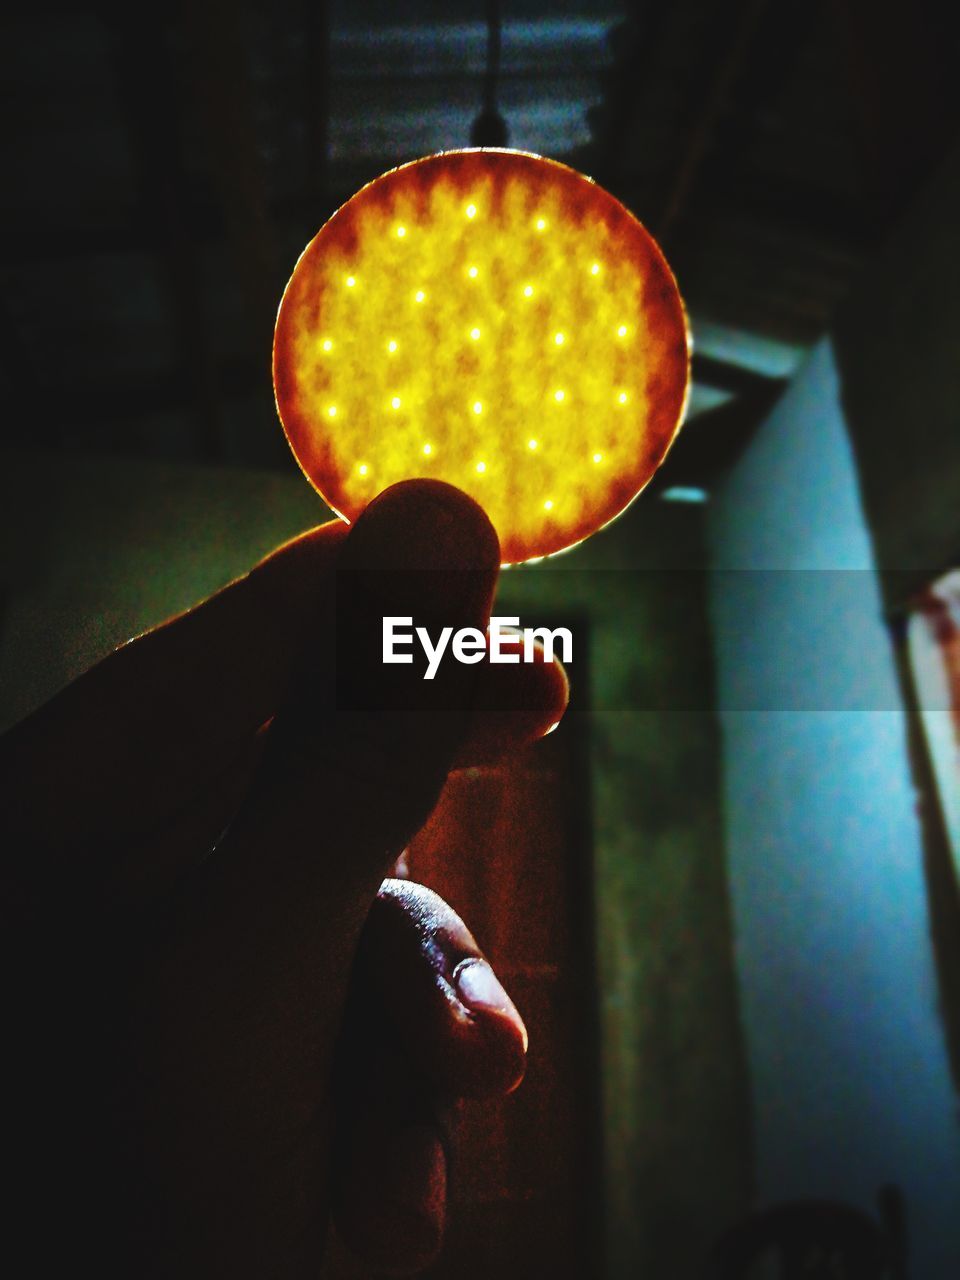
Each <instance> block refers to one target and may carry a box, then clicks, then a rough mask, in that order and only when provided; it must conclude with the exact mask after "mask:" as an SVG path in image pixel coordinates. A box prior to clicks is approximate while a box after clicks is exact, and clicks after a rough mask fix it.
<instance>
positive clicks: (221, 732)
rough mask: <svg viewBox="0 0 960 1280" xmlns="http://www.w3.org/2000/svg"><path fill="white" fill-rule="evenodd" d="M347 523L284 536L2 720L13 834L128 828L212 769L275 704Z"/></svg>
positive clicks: (44, 841) (316, 610)
mask: <svg viewBox="0 0 960 1280" xmlns="http://www.w3.org/2000/svg"><path fill="white" fill-rule="evenodd" d="M348 532H349V528H348V526H347V525H345V524H344V523H342V522H341V521H331V522H330V523H328V524H325V525H321V526H319V527H318V528H316V529H312V530H310V531H309V532H307V533H304V534H302V535H300V536H299V537H297V538H294V539H293V540H291V541H290V542H288V543H285V544H284V545H283V546H281V547H280V548H278V549H277V550H276V551H274V552H273V553H272V554H271V555H270V556H268V557H267V558H266V559H265V560H263V561H261V563H260V564H259V565H257V566H256V567H255V568H254V569H252V570H251V571H250V572H249V573H248V574H246V575H244V576H243V577H241V578H238V579H237V580H236V581H235V582H232V583H230V584H229V585H228V586H227V587H225V588H223V590H221V591H219V592H217V593H216V594H215V595H213V596H211V597H210V598H209V599H208V600H206V601H204V603H203V604H201V605H200V606H199V607H197V608H195V609H192V610H190V611H189V612H187V613H185V614H181V615H179V616H178V617H176V618H173V619H171V620H170V621H168V622H166V623H164V624H162V625H161V626H159V627H157V628H155V629H154V630H152V631H148V632H146V633H145V634H144V635H142V636H138V637H137V638H136V639H135V640H132V641H130V642H129V643H127V644H125V645H123V646H121V647H120V648H119V649H117V650H115V651H114V652H113V653H112V654H110V655H109V656H108V657H107V658H105V659H104V660H103V661H102V662H100V663H98V664H97V666H95V667H93V668H92V669H91V670H90V671H88V672H87V673H86V674H85V675H83V676H81V677H80V678H79V679H78V680H76V681H74V682H73V684H71V685H69V686H68V687H67V688H66V689H64V690H63V691H62V692H61V693H60V694H58V695H57V696H56V697H55V698H53V699H52V700H51V701H50V702H49V703H47V704H46V705H45V706H43V707H41V708H40V709H39V711H37V712H35V713H34V714H33V715H32V716H30V717H28V719H27V720H25V721H23V722H22V723H21V724H20V725H18V726H16V728H14V729H13V730H11V732H10V733H9V734H7V735H6V736H5V737H4V738H3V739H2V741H0V777H2V778H3V782H2V784H0V785H2V801H3V810H4V811H5V813H6V815H7V817H8V819H9V820H10V821H11V822H12V824H13V827H14V831H15V833H17V834H20V835H22V836H23V837H24V838H25V839H27V840H28V841H29V842H30V844H31V845H33V846H34V847H36V846H37V845H41V846H51V847H52V846H56V845H58V844H59V843H60V842H61V841H63V840H65V839H69V841H70V842H71V843H72V844H79V845H82V844H89V843H90V842H92V841H95V840H102V839H105V838H108V837H109V838H110V839H112V840H118V839H124V838H130V837H133V836H135V835H137V834H139V833H141V832H142V831H144V830H147V829H151V828H155V827H156V826H158V825H160V824H162V823H164V822H166V821H168V820H170V819H171V818H172V817H173V816H175V815H176V814H177V813H178V812H179V811H180V810H181V809H182V808H183V807H184V806H185V805H187V804H189V803H190V802H191V800H192V799H193V798H194V797H195V796H196V795H197V794H199V793H200V792H202V791H203V789H204V787H205V786H206V785H207V784H208V783H209V782H210V781H211V780H212V779H213V778H216V777H218V776H220V775H221V774H222V773H223V771H224V770H225V769H226V768H228V767H229V764H230V762H232V761H233V760H234V759H235V758H236V755H237V753H238V752H239V751H240V750H241V749H242V748H243V747H244V746H245V745H246V744H247V743H249V742H250V740H251V739H252V738H253V737H254V735H255V734H256V732H257V730H258V729H259V728H260V727H261V726H262V725H263V724H264V723H265V722H266V721H267V720H269V719H270V717H271V716H272V715H273V714H274V713H275V711H276V709H277V707H278V706H279V705H280V704H281V703H282V702H283V700H284V697H285V695H286V693H287V691H288V688H289V683H290V680H291V676H292V673H293V671H294V668H295V664H296V660H297V657H298V654H299V651H300V647H301V645H302V643H303V638H304V635H305V634H306V632H307V630H308V629H309V628H311V627H316V626H317V625H322V624H323V621H324V613H325V611H326V610H327V609H328V608H329V603H328V602H329V600H330V598H331V592H330V591H329V590H326V589H325V587H326V586H327V584H328V582H330V581H332V574H333V570H334V566H335V563H336V556H337V551H338V549H339V547H340V546H341V544H342V543H343V541H344V539H345V537H346V536H347V534H348Z"/></svg>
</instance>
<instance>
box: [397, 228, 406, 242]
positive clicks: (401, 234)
mask: <svg viewBox="0 0 960 1280" xmlns="http://www.w3.org/2000/svg"><path fill="white" fill-rule="evenodd" d="M406 234H407V228H406V227H403V226H401V227H397V236H398V238H399V239H401V240H402V239H403V237H404V236H405V235H406Z"/></svg>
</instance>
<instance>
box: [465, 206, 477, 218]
mask: <svg viewBox="0 0 960 1280" xmlns="http://www.w3.org/2000/svg"><path fill="white" fill-rule="evenodd" d="M476 216H477V206H476V205H475V204H468V205H467V217H468V218H475V217H476Z"/></svg>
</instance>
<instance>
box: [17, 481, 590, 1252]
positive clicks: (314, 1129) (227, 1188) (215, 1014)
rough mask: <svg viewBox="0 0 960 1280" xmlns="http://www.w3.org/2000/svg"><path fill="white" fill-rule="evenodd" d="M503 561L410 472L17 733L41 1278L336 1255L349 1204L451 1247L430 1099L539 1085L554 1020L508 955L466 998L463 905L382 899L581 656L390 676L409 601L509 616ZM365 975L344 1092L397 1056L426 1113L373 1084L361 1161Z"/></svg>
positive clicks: (479, 523)
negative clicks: (456, 773)
mask: <svg viewBox="0 0 960 1280" xmlns="http://www.w3.org/2000/svg"><path fill="white" fill-rule="evenodd" d="M498 562H499V551H498V548H497V543H496V537H495V535H494V533H493V531H492V529H491V527H490V526H489V523H488V522H487V520H486V518H485V517H484V516H483V514H482V512H481V511H480V509H479V508H478V507H476V506H475V504H473V503H472V502H470V500H469V499H467V498H466V497H464V496H463V495H462V494H460V493H459V492H458V491H456V490H453V489H451V488H449V487H448V486H445V485H440V484H434V483H430V482H410V483H408V484H404V485H399V486H396V487H395V488H394V489H392V490H388V491H387V492H386V493H385V494H384V495H382V496H381V497H380V498H379V499H377V500H376V501H375V502H374V503H373V504H371V506H370V508H368V510H367V512H366V513H365V514H364V515H363V516H362V517H361V518H360V519H359V520H358V522H357V523H356V525H355V526H354V527H353V528H352V529H348V528H347V527H346V526H345V525H343V524H340V523H334V524H329V525H325V526H323V527H322V528H320V529H316V530H313V531H312V532H310V533H308V534H305V535H303V536H302V537H301V538H298V539H296V540H294V541H293V542H291V543H289V544H287V545H286V546H284V547H283V548H281V549H280V550H279V551H278V552H276V553H274V555H273V556H271V557H270V558H269V559H268V560H266V561H265V562H263V564H261V565H260V566H258V567H257V568H256V569H255V570H254V571H253V572H252V573H251V574H249V575H248V576H247V577H246V578H243V579H241V580H239V581H238V582H236V583H234V584H232V585H231V586H230V587H228V588H226V589H225V590H224V591H222V592H220V593H219V594H218V595H216V596H214V597H212V598H211V599H210V600H209V601H207V602H205V603H204V604H203V605H202V606H200V607H199V608H197V609H195V610H192V611H190V612H189V613H187V614H184V615H182V616H181V617H179V618H177V619H175V620H173V621H172V622H170V623H168V624H166V625H165V626H163V627H160V628H158V629H157V630H156V631H153V632H150V633H148V634H147V635H146V636H144V637H141V638H140V639H138V640H136V641H134V642H132V643H130V644H129V645H126V646H124V647H123V648H121V649H119V650H118V651H117V652H116V653H114V654H113V655H111V656H110V657H109V658H108V659H107V660H106V661H105V662H103V663H101V664H100V665H99V666H98V667H96V668H94V669H93V671H91V672H89V673H88V674H87V675H86V676H84V677H83V678H82V679H80V680H79V681H77V682H75V683H74V684H73V685H71V686H70V687H69V688H68V689H66V690H65V691H64V692H63V693H62V694H61V695H59V696H58V697H57V698H56V699H54V700H53V702H51V703H50V704H48V705H47V706H46V707H44V708H42V709H41V711H39V712H38V713H37V714H35V715H34V716H32V717H31V718H30V719H29V720H28V721H26V722H25V723H24V724H23V725H21V726H18V728H17V729H16V730H14V731H13V732H12V733H11V734H10V735H8V736H7V737H6V738H5V739H4V740H3V742H2V744H0V823H2V831H3V837H4V850H5V853H4V864H5V870H4V878H5V882H6V891H7V892H6V896H7V902H8V919H7V925H6V928H5V930H4V940H5V942H6V944H7V948H8V955H7V964H6V966H5V971H6V974H7V976H8V982H9V985H10V986H11V990H10V992H9V997H8V1000H7V1003H6V1009H7V1027H8V1042H9V1045H10V1053H9V1057H10V1060H11V1065H12V1066H13V1068H14V1084H13V1087H12V1090H10V1091H9V1094H8V1096H9V1097H10V1098H11V1110H12V1111H13V1113H14V1114H13V1116H12V1123H11V1126H10V1127H11V1132H10V1133H9V1134H8V1142H7V1147H8V1153H9V1156H10V1159H11V1160H12V1161H13V1162H14V1169H15V1172H16V1180H17V1186H18V1196H17V1200H16V1217H15V1220H14V1221H13V1222H12V1225H13V1226H14V1227H16V1228H18V1234H19V1235H20V1236H21V1237H23V1239H24V1241H26V1242H28V1243H29V1245H30V1249H31V1254H28V1255H27V1256H32V1257H33V1260H34V1263H35V1266H34V1267H33V1268H32V1270H33V1273H34V1274H44V1275H46V1274H51V1273H52V1272H53V1266H51V1265H50V1264H51V1263H52V1264H53V1265H54V1266H56V1265H62V1264H63V1262H64V1261H65V1260H67V1259H71V1258H74V1257H77V1256H79V1257H81V1258H91V1259H93V1260H94V1261H95V1264H96V1266H97V1269H98V1271H99V1272H100V1273H101V1274H105V1275H110V1274H116V1275H125V1276H130V1275H137V1276H144V1277H146V1276H160V1275H163V1276H169V1275H177V1276H190V1275H204V1276H212V1275H221V1274H222V1275H229V1276H234V1277H242V1276H248V1275H249V1276H263V1275H270V1276H277V1277H284V1276H291V1277H293V1276H301V1275H306V1274H307V1273H310V1274H315V1273H316V1270H317V1264H318V1259H319V1257H320V1255H321V1252H322V1246H323V1239H324V1235H325V1232H326V1225H327V1218H328V1209H329V1206H330V1204H331V1202H334V1203H335V1204H336V1206H337V1212H338V1215H339V1217H340V1220H341V1221H342V1223H343V1224H344V1229H345V1233H346V1234H348V1235H351V1236H352V1237H353V1239H354V1243H357V1242H358V1241H359V1242H365V1243H367V1244H373V1245H374V1246H375V1248H374V1252H376V1249H377V1248H379V1247H381V1246H382V1239H381V1245H377V1239H378V1231H380V1232H381V1236H382V1232H383V1229H384V1228H385V1227H386V1229H387V1231H388V1234H392V1237H393V1239H394V1241H395V1242H396V1243H397V1245H398V1246H400V1245H402V1240H401V1239H400V1235H399V1234H398V1232H397V1230H396V1222H397V1218H396V1213H397V1212H398V1211H399V1210H401V1209H402V1208H403V1207H404V1205H406V1208H407V1209H409V1210H411V1211H412V1213H413V1218H412V1219H411V1221H414V1220H415V1219H416V1216H417V1205H420V1206H421V1207H423V1206H425V1211H424V1213H422V1214H420V1217H421V1219H422V1222H424V1223H426V1227H425V1228H424V1230H422V1231H419V1233H418V1230H417V1229H416V1228H415V1227H411V1234H410V1237H409V1240H408V1242H407V1244H408V1246H409V1247H408V1253H407V1256H406V1257H403V1256H396V1255H395V1256H394V1259H393V1261H394V1262H397V1263H400V1264H403V1263H417V1262H420V1261H424V1260H425V1258H424V1257H423V1256H422V1255H423V1252H424V1250H425V1249H428V1247H429V1245H430V1240H429V1236H430V1232H431V1230H432V1231H433V1232H434V1234H435V1233H436V1228H437V1225H438V1221H439V1218H438V1214H439V1212H440V1209H441V1208H442V1205H441V1204H440V1201H442V1194H440V1198H439V1200H438V1198H437V1197H438V1192H439V1193H442V1187H441V1186H440V1181H438V1180H442V1178H441V1172H442V1171H441V1168H440V1163H439V1161H440V1159H441V1157H440V1154H439V1151H440V1144H439V1143H438V1140H437V1138H436V1135H435V1132H434V1131H433V1130H432V1129H431V1125H432V1123H433V1121H432V1119H431V1118H430V1117H431V1115H432V1114H433V1112H432V1111H431V1108H432V1107H433V1104H434V1102H435V1100H436V1098H437V1097H438V1096H439V1095H441V1094H450V1095H453V1096H456V1095H457V1094H458V1093H460V1094H462V1093H470V1092H472V1093H476V1094H482V1093H483V1092H496V1091H497V1090H502V1089H505V1088H508V1087H510V1085H512V1084H513V1083H515V1080H516V1078H517V1076H518V1074H519V1070H520V1064H521V1063H522V1049H523V1032H522V1024H521V1023H520V1022H519V1018H518V1017H517V1015H516V1013H515V1011H513V1010H512V1006H510V1005H509V1002H506V1003H504V1002H500V1001H499V998H498V997H496V996H495V995H494V999H493V1000H492V1001H491V1000H490V998H489V997H490V994H491V992H494V993H495V990H496V989H495V988H494V987H492V986H491V985H490V979H489V976H487V975H489V970H485V969H484V968H483V967H482V966H480V967H478V966H477V965H474V966H471V965H467V966H465V967H464V968H463V969H462V970H461V973H469V971H470V970H471V968H473V970H474V972H473V975H472V976H473V977H474V978H475V979H476V978H478V977H480V976H481V975H482V976H484V977H485V979H486V982H485V986H486V993H485V994H484V990H483V985H484V984H480V983H478V982H475V983H474V991H473V995H474V1001H473V1002H471V1000H470V997H469V993H467V992H462V993H461V998H460V999H457V997H456V988H455V983H454V981H453V979H454V977H455V975H454V971H453V965H454V962H455V959H456V958H462V957H463V956H467V955H469V954H470V952H471V948H472V946H473V944H472V940H471V941H468V940H467V938H466V937H464V936H463V935H462V934H461V933H460V930H461V929H462V925H461V924H460V922H458V921H457V922H455V923H454V921H452V920H450V919H447V918H445V917H444V912H443V904H440V905H439V906H438V905H437V903H438V902H439V900H436V902H434V903H433V904H432V906H428V909H426V911H424V909H423V907H424V902H428V900H427V899H424V898H423V897H422V896H421V897H418V894H421V892H422V891H420V890H417V891H414V890H413V889H412V888H411V887H407V888H406V889H402V888H401V889H397V888H396V886H394V887H393V889H391V887H390V886H389V885H387V886H385V888H384V892H383V893H382V894H381V896H380V897H379V898H377V892H378V887H379V886H380V884H381V881H382V879H383V876H384V874H385V873H386V871H387V870H388V869H389V867H390V866H391V865H392V863H393V861H394V860H395V859H396V857H397V855H398V853H399V851H400V850H401V849H402V848H403V846H404V844H405V843H406V841H407V840H408V839H409V837H410V836H411V835H412V834H413V832H415V831H416V830H417V829H418V827H419V826H420V825H421V824H422V822H423V821H424V819H425V818H426V816H427V814H428V813H429V811H430V809H431V808H432V806H433V804H434V803H435V801H436V797H437V795H438V793H439V790H440V787H441V786H442V783H443V781H444V778H445V777H446V774H447V771H448V770H449V768H450V767H451V765H452V764H453V763H460V764H466V763H471V762H475V761H479V760H481V759H487V758H490V757H491V756H493V755H496V754H498V753H500V752H503V751H507V750H509V749H510V748H511V747H514V746H519V745H521V744H523V743H525V742H527V741H530V740H533V739H534V738H536V737H537V736H539V735H540V734H542V733H543V732H544V731H545V730H546V729H547V728H548V727H549V726H550V725H551V724H552V723H554V722H555V721H556V720H557V719H558V718H559V716H560V714H562V710H563V705H564V703H565V697H566V687H565V681H564V678H563V676H562V673H560V672H559V669H558V668H556V667H555V666H553V665H552V664H551V665H547V664H542V663H541V664H538V665H533V666H529V665H527V664H520V665H518V666H490V665H487V664H483V665H481V666H477V667H466V666H460V665H458V664H454V665H448V666H446V667H445V668H444V669H442V671H441V672H440V673H438V676H437V679H436V680H435V681H432V682H426V681H423V680H421V679H420V676H419V673H418V672H417V670H416V668H415V667H391V668H389V669H386V668H384V667H383V666H382V665H381V663H380V649H379V639H380V635H379V618H380V616H382V614H384V613H398V614H404V615H411V616H413V617H414V618H415V619H416V620H417V621H420V622H422V623H427V624H428V623H429V622H431V621H433V622H434V623H436V622H437V621H438V620H440V619H442V621H443V623H444V624H445V625H453V626H455V627H460V626H478V627H480V628H481V629H482V628H483V626H484V625H485V622H486V620H487V617H488V615H489V607H490V601H491V599H492V593H493V588H494V584H495V580H496V575H497V565H498ZM334 598H335V599H336V606H337V607H336V610H335V611H334V608H333V605H334ZM334 652H335V654H336V662H334ZM405 895H406V896H405ZM375 899H376V901H377V905H376V906H375V907H374V910H373V911H372V912H371V910H370V908H371V903H373V902H374V900H375ZM431 910H432V911H433V912H434V915H433V920H434V924H436V925H437V930H435V931H434V932H433V933H431V928H426V929H424V928H422V927H420V926H423V925H424V923H425V922H427V921H429V920H430V911H431ZM454 920H455V918H454ZM365 922H366V925H367V928H366V930H364V925H365ZM411 924H413V925H415V926H417V927H415V928H414V929H413V930H412V931H411V929H410V925H411ZM418 928H419V932H418ZM444 930H446V932H444ZM361 933H363V937H364V942H363V949H362V956H363V957H364V959H363V961H362V963H361V964H360V965H359V966H358V967H357V968H356V969H355V968H354V964H353V961H354V955H355V953H356V949H357V943H358V940H359V939H360V937H361ZM438 938H445V939H446V941H447V942H450V941H451V940H452V945H451V946H450V947H447V949H446V950H444V947H446V942H444V945H443V946H437V945H435V944H436V943H437V939H438ZM413 944H415V945H413ZM403 957H406V959H405V960H404V958H403ZM378 974H379V977H378ZM374 990H375V991H377V993H378V994H377V996H376V997H375V998H371V997H370V992H371V991H374ZM348 991H350V992H351V996H350V1001H349V1010H348V1016H347V1034H346V1035H345V1036H344V1037H342V1038H341V1040H340V1043H341V1054H340V1060H339V1061H340V1066H339V1074H340V1078H341V1080H350V1081H351V1082H352V1083H353V1084H354V1085H355V1086H357V1087H356V1088H354V1089H353V1090H351V1094H352V1100H353V1101H354V1102H356V1100H357V1098H358V1097H360V1098H362V1097H363V1096H364V1095H363V1088H361V1085H363V1086H364V1087H366V1086H367V1085H369V1084H374V1085H375V1084H376V1076H375V1073H374V1074H373V1075H371V1070H370V1068H371V1066H372V1065H375V1064H378V1063H379V1064H382V1063H384V1062H387V1063H391V1064H395V1065H396V1071H395V1073H394V1078H395V1080H396V1081H405V1082H406V1083H405V1085H404V1089H405V1099H406V1103H405V1108H406V1109H407V1110H409V1111H411V1112H413V1113H415V1114H412V1115H408V1114H406V1111H405V1109H404V1108H398V1106H396V1105H394V1104H391V1105H390V1106H388V1107H387V1108H386V1111H387V1112H388V1114H384V1116H383V1122H381V1123H378V1124H377V1125H376V1126H374V1127H373V1128H371V1126H370V1125H368V1124H367V1125H365V1124H363V1123H357V1122H356V1112H354V1113H353V1116H354V1119H351V1112H350V1110H349V1106H348V1105H347V1104H348V1101H349V1100H348V1099H346V1096H345V1094H343V1093H341V1097H342V1098H343V1099H344V1102H343V1106H342V1107H341V1114H340V1117H339V1119H340V1133H341V1135H342V1137H343V1139H344V1141H345V1142H347V1143H348V1144H352V1145H349V1146H348V1149H345V1150H342V1151H339V1154H338V1157H337V1158H338V1164H337V1165H336V1166H335V1167H333V1166H331V1158H330V1157H331V1148H332V1143H333V1138H334V1123H335V1096H334V1080H333V1072H334V1048H335V1046H336V1044H337V1043H338V1036H339V1033H340V1030H341V1026H342V1023H343V1017H344V1008H345V1005H346V1004H347V995H348ZM384 992H388V993H389V994H390V998H391V999H392V1001H393V1002H394V1003H393V1007H392V1009H388V1002H387V1001H386V999H385V997H384ZM427 992H430V993H432V994H430V995H427V994H425V993H427ZM478 995H479V996H480V997H483V998H480V999H479V1000H478V999H477V997H478ZM358 1028H359V1029H360V1031H361V1032H362V1034H358ZM351 1053H352V1054H353V1055H354V1058H353V1059H352V1060H351V1057H350V1055H351ZM358 1054H359V1055H360V1058H359V1060H358V1059H357V1055H358ZM351 1061H352V1064H353V1065H351ZM387 1074H389V1073H387ZM379 1097H380V1099H381V1101H383V1100H384V1099H385V1098H386V1095H385V1094H384V1093H383V1092H382V1091H381V1093H380V1095H379ZM414 1101H415V1102H416V1106H414V1105H413V1103H414ZM433 1110H434V1111H435V1107H433ZM425 1116H426V1117H427V1120H426V1121H425V1120H424V1117H425ZM408 1121H412V1122H413V1123H412V1124H408V1123H407V1122H408ZM411 1127H413V1128H415V1129H416V1133H417V1135H419V1140H420V1142H421V1146H420V1151H421V1156H422V1158H418V1157H416V1155H415V1151H416V1140H412V1143H411V1142H407V1143H406V1145H404V1144H405V1139H404V1138H403V1137H402V1135H403V1133H404V1132H407V1131H409V1129H410V1128H411ZM378 1143H379V1147H378ZM398 1152H399V1153H400V1155H401V1157H402V1158H401V1159H400V1164H399V1165H397V1164H396V1158H397V1155H398ZM391 1159H393V1160H394V1161H395V1164H394V1170H393V1171H394V1173H395V1175H396V1179H397V1182H396V1186H395V1188H394V1189H395V1191H396V1195H395V1196H394V1197H393V1199H392V1202H391V1204H392V1208H391V1204H387V1203H386V1202H385V1200H386V1199H389V1197H387V1191H388V1190H389V1189H390V1187H391V1186H392V1185H393V1184H392V1183H391V1181H390V1178H389V1172H390V1161H391ZM403 1159H406V1160H407V1164H406V1166H405V1167H406V1174H404V1172H403ZM365 1170H366V1172H364V1171H365ZM424 1171H426V1172H424ZM378 1176H379V1178H380V1181H379V1183H378V1182H377V1177H378ZM377 1185H379V1186H380V1187H381V1192H382V1193H381V1194H380V1195H379V1198H378V1196H377V1195H373V1194H371V1193H372V1192H373V1190H374V1188H375V1186H377ZM407 1193H409V1194H407ZM418 1197H419V1199H418ZM431 1197H433V1199H432V1200H431ZM391 1215H393V1216H392V1217H391ZM391 1224H392V1225H391ZM8 1238H9V1237H8ZM418 1250H419V1251H420V1256H417V1251H418ZM398 1252H399V1253H400V1254H402V1252H403V1249H402V1248H399V1250H398ZM380 1260H381V1261H382V1257H381V1259H380ZM29 1273H30V1272H29V1270H26V1269H24V1270H22V1271H21V1274H29Z"/></svg>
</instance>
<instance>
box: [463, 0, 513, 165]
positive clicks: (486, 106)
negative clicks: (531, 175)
mask: <svg viewBox="0 0 960 1280" xmlns="http://www.w3.org/2000/svg"><path fill="white" fill-rule="evenodd" d="M486 10H487V66H486V71H485V73H484V77H483V106H482V108H481V110H480V114H479V115H478V116H477V118H476V119H475V120H474V122H473V124H472V125H471V126H470V145H471V146H472V147H506V146H508V145H509V143H510V131H509V130H508V128H507V122H506V120H504V118H503V116H502V115H501V114H500V112H499V110H498V109H497V84H498V81H499V79H500V46H501V42H502V41H501V36H502V25H501V21H500V0H487V5H486Z"/></svg>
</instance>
